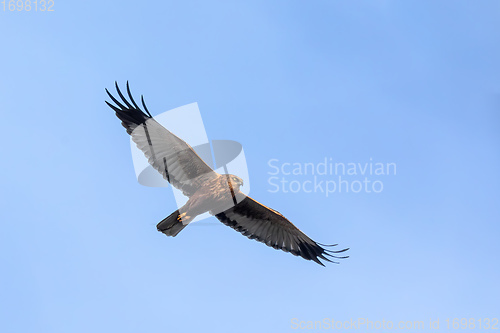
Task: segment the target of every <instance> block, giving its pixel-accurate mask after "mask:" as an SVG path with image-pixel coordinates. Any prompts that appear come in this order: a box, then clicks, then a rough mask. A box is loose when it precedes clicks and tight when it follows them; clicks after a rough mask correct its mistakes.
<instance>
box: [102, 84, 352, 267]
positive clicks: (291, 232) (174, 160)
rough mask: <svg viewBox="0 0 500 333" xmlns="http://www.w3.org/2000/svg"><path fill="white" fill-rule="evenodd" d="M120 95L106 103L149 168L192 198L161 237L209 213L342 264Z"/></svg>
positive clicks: (161, 227) (274, 243)
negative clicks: (142, 153)
mask: <svg viewBox="0 0 500 333" xmlns="http://www.w3.org/2000/svg"><path fill="white" fill-rule="evenodd" d="M115 86H116V91H117V93H118V96H119V97H120V99H121V101H119V100H118V99H116V98H115V97H113V95H111V94H110V92H109V91H108V90H107V89H106V92H107V94H108V95H109V97H110V98H111V100H112V101H113V102H114V103H115V105H113V104H111V103H109V102H107V101H106V104H108V105H109V107H111V108H112V109H113V110H114V111H115V112H116V116H117V117H118V118H119V119H120V120H121V122H122V125H123V127H125V129H126V130H127V133H128V134H130V135H131V136H132V140H133V141H134V142H135V143H136V145H137V147H138V148H139V149H141V150H142V151H143V152H144V154H145V155H146V157H147V158H148V161H149V163H150V164H151V165H152V166H153V167H154V168H155V169H156V170H157V171H158V172H159V173H161V174H162V175H163V177H164V178H165V179H166V180H167V181H168V182H170V184H172V185H173V186H174V187H176V188H177V189H179V190H181V191H182V193H183V194H184V195H186V196H188V197H189V200H188V201H187V203H186V204H185V205H184V206H182V207H181V208H179V209H178V210H176V211H175V212H173V213H172V214H170V215H169V216H168V217H166V218H165V219H163V220H162V221H161V222H160V223H158V225H157V229H158V231H160V232H162V233H164V234H165V235H167V236H173V237H175V236H177V234H178V233H179V232H181V230H182V229H184V228H185V227H186V226H187V225H188V224H189V222H191V221H192V220H193V219H194V218H195V217H196V216H197V215H200V214H203V213H205V212H210V214H212V215H215V217H216V218H217V219H219V220H220V221H221V222H222V223H224V224H225V225H227V226H229V227H231V228H233V229H234V230H236V231H238V232H240V233H241V234H243V235H244V236H247V237H248V238H250V239H255V240H257V241H259V242H262V243H264V244H266V245H267V246H270V247H273V248H275V249H279V250H283V251H285V252H290V253H292V254H293V255H295V256H300V257H302V258H304V259H307V260H313V261H315V262H316V263H318V264H320V265H322V266H324V265H323V263H322V262H321V261H320V259H322V260H325V261H329V262H335V261H332V260H330V259H329V257H330V258H338V259H343V258H347V256H344V257H343V256H338V255H337V254H338V253H341V252H344V251H346V250H348V249H343V250H338V251H333V250H329V249H326V248H325V247H328V246H336V245H337V244H334V245H324V244H321V243H317V242H315V241H313V240H312V239H310V238H309V237H307V236H306V234H304V233H303V232H302V231H300V230H299V229H298V228H297V227H296V226H295V225H293V224H292V223H291V222H290V221H289V220H288V219H287V218H285V217H284V216H283V215H281V214H280V213H278V212H277V211H275V210H274V209H271V208H269V207H266V206H264V205H263V204H261V203H259V202H257V201H255V200H254V199H252V198H250V197H249V196H246V195H245V194H244V193H243V192H241V191H240V186H243V180H242V179H241V178H240V177H238V176H235V175H226V174H223V175H221V174H218V173H217V172H215V171H214V170H212V168H210V167H209V166H208V165H207V164H206V163H205V162H204V161H203V160H202V159H201V158H200V157H199V156H198V155H197V154H196V152H195V151H194V150H193V149H192V148H191V146H189V145H188V144H187V143H186V142H184V141H183V140H182V139H180V138H179V137H177V136H176V135H174V134H173V133H171V132H170V131H168V130H167V129H166V128H165V127H163V126H162V125H160V124H159V123H158V122H157V121H156V120H155V119H154V118H153V117H152V116H151V114H150V113H149V111H148V109H147V107H146V104H145V103H144V98H143V97H142V96H141V103H142V106H143V108H144V110H142V109H141V108H140V107H139V106H138V105H137V103H136V102H135V101H134V98H133V97H132V94H131V93H130V88H129V85H128V82H127V94H128V97H129V99H127V98H125V96H123V94H122V92H121V91H120V89H119V87H118V84H117V83H116V82H115Z"/></svg>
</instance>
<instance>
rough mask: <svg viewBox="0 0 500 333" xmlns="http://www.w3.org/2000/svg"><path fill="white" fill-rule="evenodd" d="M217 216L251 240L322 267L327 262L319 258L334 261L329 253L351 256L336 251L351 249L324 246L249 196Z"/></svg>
mask: <svg viewBox="0 0 500 333" xmlns="http://www.w3.org/2000/svg"><path fill="white" fill-rule="evenodd" d="M215 216H216V217H217V218H218V219H219V220H220V221H221V222H222V223H224V224H225V225H227V226H230V227H231V228H233V229H234V230H236V231H238V232H240V233H242V234H243V235H244V236H247V237H248V238H250V239H255V240H258V241H259V242H262V243H264V244H266V245H267V246H271V247H273V248H275V249H277V250H283V251H285V252H290V253H292V254H293V255H296V256H300V257H302V258H304V259H307V260H313V261H315V262H317V263H318V264H320V265H322V266H324V265H323V263H322V262H321V261H320V260H319V259H323V260H326V261H329V262H334V261H331V260H330V259H328V258H327V256H329V257H333V258H337V259H344V258H347V256H344V257H339V256H335V254H337V253H341V252H344V251H347V250H348V249H343V250H339V251H332V250H327V249H325V248H323V247H322V246H321V245H323V244H319V243H316V242H315V241H313V240H312V239H310V238H309V237H307V235H306V234H304V233H303V232H302V231H300V230H299V229H298V228H297V227H296V226H294V225H293V224H292V223H291V222H290V221H289V220H288V219H287V218H285V217H284V216H283V215H281V214H280V213H278V212H277V211H275V210H273V209H271V208H269V207H266V206H264V205H262V204H261V203H259V202H257V201H255V200H253V199H252V198H250V197H248V196H247V197H246V198H245V199H243V200H242V201H241V202H239V203H238V204H237V205H235V206H234V207H232V208H229V209H228V210H226V211H224V212H222V213H219V214H216V215H215ZM335 245H336V244H335ZM335 245H323V246H325V247H326V246H335Z"/></svg>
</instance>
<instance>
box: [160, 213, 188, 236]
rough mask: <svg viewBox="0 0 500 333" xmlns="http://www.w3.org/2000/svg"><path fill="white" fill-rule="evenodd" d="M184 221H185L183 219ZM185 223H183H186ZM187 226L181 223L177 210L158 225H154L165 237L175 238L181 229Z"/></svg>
mask: <svg viewBox="0 0 500 333" xmlns="http://www.w3.org/2000/svg"><path fill="white" fill-rule="evenodd" d="M184 220H186V219H184ZM186 222H187V221H184V223H186ZM186 226H187V223H186V224H183V223H182V219H181V215H180V213H179V211H178V210H176V211H175V212H173V213H172V214H170V215H169V216H167V217H166V218H164V219H163V220H162V221H161V222H160V223H158V224H157V225H156V228H157V229H158V231H160V232H163V233H164V234H165V235H167V236H172V237H175V236H177V234H178V233H179V232H181V230H182V229H184V228H185V227H186Z"/></svg>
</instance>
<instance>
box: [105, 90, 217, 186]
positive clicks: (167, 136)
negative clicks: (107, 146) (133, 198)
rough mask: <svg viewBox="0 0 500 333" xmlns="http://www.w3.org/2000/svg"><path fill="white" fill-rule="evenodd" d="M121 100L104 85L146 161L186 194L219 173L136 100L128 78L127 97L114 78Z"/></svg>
mask: <svg viewBox="0 0 500 333" xmlns="http://www.w3.org/2000/svg"><path fill="white" fill-rule="evenodd" d="M115 86H116V91H117V93H118V96H119V97H120V99H121V101H119V100H118V99H117V98H115V97H114V96H113V95H111V93H110V92H109V91H108V90H107V89H106V92H107V93H108V95H109V97H110V98H111V100H112V101H113V103H114V104H115V105H113V104H111V103H109V102H107V101H106V104H108V105H109V107H111V108H112V109H113V110H114V111H115V113H116V116H117V117H118V118H119V119H120V120H121V121H122V125H123V127H125V129H126V130H127V133H128V134H130V135H131V136H132V140H133V141H134V142H135V143H136V145H137V147H138V148H139V149H141V150H142V151H143V152H144V154H145V155H146V157H147V158H148V161H149V163H150V164H151V165H152V166H153V167H154V168H155V169H156V170H157V171H158V172H160V173H161V174H163V177H164V178H165V179H166V180H167V181H169V182H170V183H171V184H172V185H173V186H175V187H176V188H178V189H180V190H181V191H182V192H183V193H184V194H185V195H187V196H191V195H193V194H194V193H195V192H196V190H197V189H199V188H200V187H201V186H202V185H203V183H204V182H205V181H206V180H208V179H214V178H216V177H217V176H218V174H217V173H216V172H215V171H213V170H212V168H210V167H209V166H208V165H207V164H206V163H205V162H204V161H203V160H202V159H201V158H200V157H199V156H198V154H196V152H195V151H194V150H193V149H192V148H191V146H190V145H188V144H187V143H186V142H184V141H183V140H182V139H180V138H179V137H177V136H176V135H174V134H173V133H171V132H170V131H168V130H167V129H166V128H165V127H163V126H162V125H160V124H159V123H158V122H157V121H156V120H155V119H154V118H153V117H152V116H151V114H150V113H149V111H148V109H147V107H146V104H145V103H144V98H143V97H142V96H141V102H142V106H143V108H144V110H145V111H143V110H142V109H141V108H140V107H139V106H138V105H137V103H136V102H135V100H134V98H133V97H132V94H131V93H130V87H129V84H128V82H127V94H128V97H129V99H130V101H129V100H127V98H125V96H124V95H123V94H122V92H121V91H120V88H119V87H118V84H117V83H116V82H115Z"/></svg>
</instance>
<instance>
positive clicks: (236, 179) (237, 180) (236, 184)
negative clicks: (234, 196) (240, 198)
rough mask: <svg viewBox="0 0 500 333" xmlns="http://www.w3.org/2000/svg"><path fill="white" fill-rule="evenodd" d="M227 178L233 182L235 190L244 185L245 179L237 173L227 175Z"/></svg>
mask: <svg viewBox="0 0 500 333" xmlns="http://www.w3.org/2000/svg"><path fill="white" fill-rule="evenodd" d="M227 178H228V179H229V181H230V182H231V185H232V187H233V188H234V189H235V190H239V188H240V186H243V179H241V178H240V177H238V176H235V175H227Z"/></svg>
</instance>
